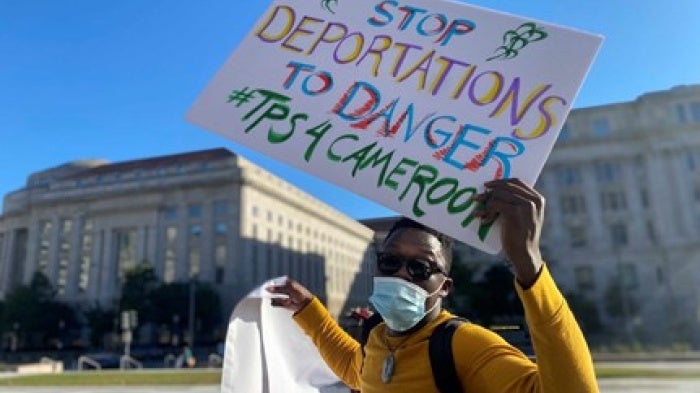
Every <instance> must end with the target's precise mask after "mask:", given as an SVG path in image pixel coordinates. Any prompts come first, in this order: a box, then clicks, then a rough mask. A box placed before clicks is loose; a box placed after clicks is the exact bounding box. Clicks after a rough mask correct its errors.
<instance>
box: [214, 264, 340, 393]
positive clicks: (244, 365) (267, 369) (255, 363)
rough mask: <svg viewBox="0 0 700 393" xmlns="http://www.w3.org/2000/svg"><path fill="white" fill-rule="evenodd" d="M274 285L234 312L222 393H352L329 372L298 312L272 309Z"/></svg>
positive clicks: (262, 288) (260, 289) (255, 292)
mask: <svg viewBox="0 0 700 393" xmlns="http://www.w3.org/2000/svg"><path fill="white" fill-rule="evenodd" d="M284 279H285V277H279V278H276V279H273V280H270V281H268V282H266V283H264V284H262V285H261V286H259V287H258V288H256V289H255V290H253V291H251V292H250V293H249V294H248V295H247V296H246V297H245V298H243V299H242V300H241V301H240V302H238V304H236V307H235V308H234V310H233V313H232V314H231V318H230V320H229V324H228V330H227V333H226V346H225V350H224V364H223V370H222V372H221V393H278V392H280V393H281V392H294V393H350V390H349V389H348V388H347V387H346V386H345V385H344V384H342V383H341V382H340V380H339V379H338V377H336V376H335V374H333V372H332V371H331V370H330V369H329V368H328V366H327V365H326V363H325V362H324V361H323V359H322V358H321V355H320V354H319V352H318V350H317V349H316V347H315V346H314V344H313V342H311V339H310V338H309V337H308V336H306V335H305V334H304V332H303V331H302V330H301V328H299V326H297V324H296V323H295V322H294V320H293V319H292V312H291V311H288V310H285V309H283V308H279V307H272V305H271V303H270V299H271V297H272V296H273V295H271V294H270V293H269V292H267V291H266V290H265V288H266V287H267V286H270V285H273V284H280V283H282V282H284Z"/></svg>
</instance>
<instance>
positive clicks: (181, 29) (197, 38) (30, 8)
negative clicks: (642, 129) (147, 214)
mask: <svg viewBox="0 0 700 393" xmlns="http://www.w3.org/2000/svg"><path fill="white" fill-rule="evenodd" d="M309 1H317V0H309ZM341 1H343V0H341ZM346 1H348V0H346ZM350 1H359V0H350ZM469 3H470V4H474V5H478V6H482V7H486V8H491V9H495V10H499V11H505V12H508V13H513V14H518V15H524V16H527V17H530V18H534V19H539V20H542V21H546V22H551V23H555V24H558V25H563V26H570V27H573V28H577V29H580V30H584V31H588V32H592V33H597V34H601V35H603V36H605V42H604V43H603V46H602V49H601V51H600V52H599V54H598V57H597V59H596V61H595V62H594V64H593V66H592V68H591V71H590V73H589V75H588V78H587V79H586V81H585V82H584V85H583V87H582V88H581V91H580V93H579V96H578V98H577V100H576V102H575V104H574V107H575V108H580V107H587V106H594V105H601V104H607V103H613V102H619V101H630V100H633V99H635V98H636V97H637V96H639V95H640V94H643V93H645V92H648V91H654V90H665V89H669V88H671V87H673V86H676V85H680V84H697V83H700V50H698V49H700V43H699V42H698V37H700V34H699V33H698V29H697V23H698V22H697V21H698V20H700V1H698V0H669V1H666V2H656V1H646V0H637V1H634V0H608V1H581V0H539V1H537V0H536V1H523V0H500V1H499V0H492V1H487V0H478V1H471V2H469ZM268 5H269V1H259V0H201V1H192V0H120V1H103V0H62V1H58V0H0V88H1V89H0V92H1V94H0V137H2V142H1V144H0V146H2V148H1V150H0V195H5V194H7V193H8V192H10V191H12V190H16V189H18V188H21V187H22V186H23V185H24V183H25V181H26V177H27V176H28V175H29V174H30V173H32V172H35V171H39V170H42V169H44V168H47V167H52V166H57V165H60V164H62V163H65V162H69V161H72V160H76V159H86V158H104V159H108V160H110V161H123V160H129V159H136V158H144V157H150V156H156V155H165V154H174V153H181V152H185V151H190V150H200V149H208V148H214V147H222V146H223V147H227V148H229V149H231V150H232V151H234V152H237V153H240V154H242V155H244V156H245V157H247V158H249V159H251V160H252V161H253V162H255V163H257V164H258V165H261V166H262V167H264V168H266V169H268V170H270V171H271V172H273V173H275V174H277V175H278V176H281V177H283V178H285V179H286V180H287V181H289V182H291V183H293V184H295V185H296V186H298V187H300V188H302V189H303V190H305V191H307V192H309V193H311V194H312V195H315V196H317V197H318V198H320V199H321V200H324V201H325V202H327V203H329V204H330V205H332V206H334V207H335V208H337V209H338V210H340V211H342V212H344V213H346V214H348V215H350V216H351V217H354V218H367V217H375V216H383V215H387V214H391V212H390V211H389V210H387V209H385V208H383V207H381V206H379V205H377V204H374V203H372V202H370V201H368V200H366V199H363V198H360V197H357V196H354V195H353V194H351V193H350V192H347V191H344V190H342V189H340V188H338V187H335V186H333V185H330V184H328V183H326V182H323V181H319V180H315V179H313V178H312V177H310V176H308V175H305V174H303V173H300V172H299V171H296V170H294V169H291V168H289V167H287V166H285V165H283V164H279V163H277V162H276V161H274V160H272V159H269V158H265V157H262V156H261V155H259V154H256V153H254V152H251V151H250V150H248V149H245V148H242V147H241V146H239V145H236V144H234V143H233V142H230V141H228V140H226V139H224V138H222V137H220V136H218V135H215V134H212V133H210V132H208V131H205V130H202V129H200V128H198V127H196V126H194V125H191V124H189V123H187V122H186V121H185V120H184V114H185V112H186V111H187V109H188V108H189V107H190V105H191V104H192V102H193V101H194V99H195V98H196V97H197V95H198V94H199V93H200V92H201V91H202V89H203V88H204V86H205V85H206V83H207V82H208V81H209V80H210V79H211V78H212V77H213V75H214V73H215V72H216V71H217V70H218V69H219V67H220V66H221V65H222V64H223V62H224V60H225V59H226V58H227V57H228V55H229V54H230V53H231V52H232V51H233V50H234V49H235V47H236V45H237V43H238V42H239V41H240V40H241V39H242V38H243V37H244V36H245V34H246V33H247V32H248V30H249V29H250V28H251V27H252V26H253V24H254V23H255V21H256V20H257V19H258V17H259V16H260V15H261V14H262V13H263V12H264V10H265V9H266V8H267V6H268ZM553 61H555V60H553Z"/></svg>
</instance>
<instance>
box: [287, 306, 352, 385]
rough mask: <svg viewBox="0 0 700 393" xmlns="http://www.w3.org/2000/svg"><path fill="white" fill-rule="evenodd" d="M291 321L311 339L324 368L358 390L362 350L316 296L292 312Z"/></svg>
mask: <svg viewBox="0 0 700 393" xmlns="http://www.w3.org/2000/svg"><path fill="white" fill-rule="evenodd" d="M294 321H296V323H297V324H298V325H299V327H301V329H302V330H303V331H304V333H306V335H307V336H309V337H310V338H311V341H313V343H314V345H315V346H316V348H318V351H319V353H320V354H321V357H322V358H323V360H324V361H325V362H326V364H327V365H328V367H329V368H330V369H331V370H332V371H333V372H334V373H335V375H337V376H338V378H340V379H341V380H342V381H343V383H345V384H346V385H348V386H350V387H352V388H353V389H359V386H360V368H361V366H362V349H361V348H360V343H358V342H357V341H356V340H355V339H354V338H352V336H350V335H349V334H347V333H346V332H345V331H344V330H343V328H341V327H340V325H338V323H337V322H336V321H335V320H334V319H333V317H331V315H330V314H329V313H328V310H326V308H325V307H324V306H323V304H322V303H321V301H320V300H318V298H314V299H313V300H312V301H311V302H310V303H309V304H308V305H306V307H304V308H303V309H302V310H301V311H299V312H298V313H296V314H295V315H294Z"/></svg>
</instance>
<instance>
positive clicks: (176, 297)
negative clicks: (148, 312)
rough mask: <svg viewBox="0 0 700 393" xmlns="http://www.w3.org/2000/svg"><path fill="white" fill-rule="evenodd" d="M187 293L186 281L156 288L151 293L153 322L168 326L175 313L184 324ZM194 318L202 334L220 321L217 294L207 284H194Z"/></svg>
mask: <svg viewBox="0 0 700 393" xmlns="http://www.w3.org/2000/svg"><path fill="white" fill-rule="evenodd" d="M189 293H190V292H189V284H188V283H181V282H177V283H170V284H163V285H161V286H159V287H158V288H156V289H155V290H154V291H153V292H152V294H151V301H152V304H153V322H155V323H157V324H160V325H166V326H170V324H171V323H172V322H173V316H175V315H177V316H178V317H179V320H180V321H182V322H183V323H184V324H186V323H187V321H186V318H187V316H188V307H189ZM195 320H196V321H197V326H198V327H199V329H198V330H200V332H202V333H204V334H207V333H210V332H211V331H212V330H213V329H214V327H216V325H217V324H218V323H219V322H220V321H221V307H220V299H219V295H218V294H217V292H216V291H215V290H214V289H213V288H212V287H211V286H210V285H209V284H204V283H197V284H196V289H195ZM185 326H186V325H185Z"/></svg>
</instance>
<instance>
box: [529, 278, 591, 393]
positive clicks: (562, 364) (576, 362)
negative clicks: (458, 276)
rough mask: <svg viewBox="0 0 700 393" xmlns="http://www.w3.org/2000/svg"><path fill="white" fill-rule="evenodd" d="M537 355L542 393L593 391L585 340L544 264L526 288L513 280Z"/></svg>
mask: <svg viewBox="0 0 700 393" xmlns="http://www.w3.org/2000/svg"><path fill="white" fill-rule="evenodd" d="M515 286H516V291H517V292H518V295H519V296H520V299H521V300H522V302H523V306H524V308H525V318H526V320H527V324H528V327H529V329H530V336H531V337H532V344H533V346H534V348H535V354H536V356H537V368H538V375H539V377H538V379H539V389H538V390H537V391H538V392H542V393H550V392H551V393H560V392H569V393H593V392H598V384H597V382H596V378H595V371H594V369H593V360H592V358H591V353H590V351H589V349H588V344H587V343H586V340H585V338H584V336H583V333H582V332H581V329H580V327H579V325H578V323H577V322H576V319H575V318H574V315H573V313H572V312H571V309H570V308H569V306H568V304H567V303H566V300H565V299H564V296H562V294H561V292H560V291H559V289H558V288H557V286H556V284H555V283H554V280H553V279H552V276H551V275H550V273H549V270H548V269H547V266H546V265H545V266H543V267H542V271H541V272H540V276H539V277H538V279H537V281H536V282H535V284H534V285H533V286H532V287H530V288H529V289H527V290H524V289H522V287H520V285H519V284H518V283H517V281H516V285H515Z"/></svg>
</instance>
